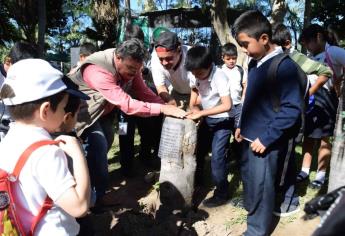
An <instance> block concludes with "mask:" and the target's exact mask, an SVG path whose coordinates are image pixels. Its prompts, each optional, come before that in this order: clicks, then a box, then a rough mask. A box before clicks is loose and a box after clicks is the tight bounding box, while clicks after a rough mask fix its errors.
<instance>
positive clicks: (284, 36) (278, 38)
mask: <svg viewBox="0 0 345 236" xmlns="http://www.w3.org/2000/svg"><path fill="white" fill-rule="evenodd" d="M288 40H289V41H290V42H291V34H290V31H289V29H288V28H287V27H286V26H285V25H284V24H276V25H274V26H273V29H272V42H273V43H275V44H277V45H279V46H284V45H285V44H286V41H288Z"/></svg>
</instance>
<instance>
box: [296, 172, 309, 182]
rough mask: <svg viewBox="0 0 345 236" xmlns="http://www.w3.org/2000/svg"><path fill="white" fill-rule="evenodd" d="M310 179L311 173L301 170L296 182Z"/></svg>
mask: <svg viewBox="0 0 345 236" xmlns="http://www.w3.org/2000/svg"><path fill="white" fill-rule="evenodd" d="M308 179H309V174H307V173H305V172H304V171H301V172H299V174H298V175H297V177H296V183H301V182H304V181H306V180H308Z"/></svg>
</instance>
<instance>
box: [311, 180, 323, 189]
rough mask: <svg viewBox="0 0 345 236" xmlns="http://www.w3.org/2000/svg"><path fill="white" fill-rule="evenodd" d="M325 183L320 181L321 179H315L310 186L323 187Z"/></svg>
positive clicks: (314, 187) (313, 187)
mask: <svg viewBox="0 0 345 236" xmlns="http://www.w3.org/2000/svg"><path fill="white" fill-rule="evenodd" d="M323 184H324V182H322V181H320V180H313V181H312V182H311V183H310V184H309V187H310V188H312V189H321V187H322V185H323Z"/></svg>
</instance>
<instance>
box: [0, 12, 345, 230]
mask: <svg viewBox="0 0 345 236" xmlns="http://www.w3.org/2000/svg"><path fill="white" fill-rule="evenodd" d="M232 31H233V34H234V37H235V39H236V40H237V42H238V44H239V45H240V46H241V48H242V50H243V52H245V53H246V54H247V55H248V56H249V57H250V58H251V60H250V62H249V64H248V70H243V69H242V68H241V67H238V66H236V60H237V49H236V46H235V45H234V44H231V43H228V44H226V45H224V46H223V47H222V59H223V62H224V65H223V66H222V67H217V66H216V65H215V64H214V63H213V58H212V52H211V51H210V49H209V48H207V47H205V46H194V47H191V48H190V49H188V51H187V53H186V58H185V64H184V67H185V69H186V70H187V71H189V72H191V73H192V74H193V75H194V79H191V80H190V81H189V87H190V90H191V93H190V102H189V109H190V112H189V113H186V115H185V118H188V119H193V120H200V118H202V117H203V120H202V121H201V123H200V125H199V127H198V143H197V147H196V156H197V170H196V183H197V184H198V183H200V182H202V181H201V180H202V178H203V172H204V157H205V156H206V155H207V154H208V151H209V147H211V150H212V157H211V171H212V178H213V181H214V183H215V186H216V188H215V191H214V194H213V196H212V197H211V198H208V199H206V200H205V201H204V202H203V204H204V205H205V206H206V207H217V206H220V205H223V204H225V203H226V202H227V201H228V199H229V197H230V196H229V193H228V181H227V176H228V171H229V170H228V164H227V161H228V160H227V154H228V152H227V149H228V145H229V139H230V136H231V134H233V135H234V139H235V140H234V142H238V143H240V144H239V145H241V160H240V170H241V177H242V181H243V189H244V207H245V209H246V210H247V211H248V215H247V229H246V231H245V232H244V235H246V236H258V235H269V234H270V233H271V232H270V229H271V223H272V219H273V214H274V215H277V216H286V215H290V214H292V213H295V212H297V211H298V210H299V199H298V196H297V194H296V191H295V184H296V181H297V182H300V181H304V180H306V179H308V177H309V172H310V164H311V158H312V153H313V147H314V144H318V169H317V174H316V177H315V180H313V181H312V182H311V186H312V187H314V188H320V187H321V186H322V185H323V184H324V183H325V176H326V169H327V167H328V163H329V159H330V154H331V143H330V140H329V138H330V137H331V136H332V135H333V131H334V124H335V114H336V109H337V100H338V96H339V95H340V94H339V93H340V86H341V82H342V78H343V67H344V66H345V50H343V49H341V48H340V47H338V46H336V45H335V42H334V41H333V40H331V38H330V37H329V35H328V34H327V33H326V31H325V30H324V29H323V28H322V27H320V26H318V25H311V26H309V27H308V28H306V29H305V30H303V32H302V33H301V37H300V43H302V44H303V45H304V46H305V47H306V48H307V49H308V52H309V53H310V54H311V56H312V59H313V60H312V59H309V58H308V57H307V56H305V55H303V54H301V53H299V52H297V51H296V50H294V49H293V47H292V46H291V45H292V42H291V36H290V33H289V31H288V29H287V28H286V27H285V26H284V25H278V26H275V27H274V28H273V31H272V27H271V24H270V23H269V21H268V20H267V18H266V17H265V16H263V15H262V13H260V12H259V11H247V12H245V13H243V14H242V15H241V16H240V17H238V18H237V19H236V21H235V23H234V25H233V29H232ZM272 32H273V33H272ZM283 53H285V54H288V55H289V57H284V58H283V59H282V61H280V63H279V65H277V68H276V71H275V78H273V79H274V81H273V82H272V81H271V80H269V79H268V78H269V77H270V76H269V73H271V72H270V71H271V68H272V64H274V63H275V60H276V58H277V57H278V56H279V55H281V54H283ZM298 67H301V69H302V70H303V71H304V72H305V73H306V74H307V75H308V80H309V81H310V86H309V87H307V89H308V91H307V93H308V95H309V103H308V104H304V100H303V98H304V97H305V94H304V91H303V89H301V83H300V81H299V78H300V75H299V73H298V70H299V69H298ZM308 84H309V83H308ZM274 96H278V101H279V102H278V105H277V106H278V108H277V109H276V107H275V104H274V101H273V97H274ZM0 97H1V99H3V101H4V103H5V105H7V107H8V109H9V112H10V114H11V118H12V119H14V120H15V124H14V125H12V126H11V128H10V129H9V131H8V133H7V135H6V137H5V138H4V139H3V140H1V142H0V153H1V159H2V161H1V162H0V168H1V169H3V170H6V171H7V172H8V173H11V172H12V170H13V168H14V166H15V164H16V163H17V161H18V158H19V156H20V155H21V153H22V152H23V151H24V150H26V148H27V147H28V146H30V145H31V144H32V143H35V142H36V141H40V140H51V139H52V135H53V137H54V138H56V140H61V142H60V143H59V144H58V145H47V146H44V147H41V148H39V149H38V150H37V151H35V152H33V153H32V155H31V157H30V158H29V159H28V161H27V163H26V164H25V167H24V168H23V170H22V173H21V175H20V176H19V179H18V182H19V184H18V185H16V188H15V192H16V197H17V199H20V201H19V203H18V204H17V208H18V211H20V213H21V216H22V217H21V218H22V224H23V227H24V230H25V232H30V230H32V228H31V225H32V221H33V219H34V217H35V216H36V215H37V214H38V212H39V210H40V207H41V205H42V203H43V201H44V199H45V198H46V196H47V195H48V196H49V197H50V198H51V199H52V200H53V202H54V205H53V208H51V209H50V210H49V211H48V212H47V214H46V215H45V216H43V218H42V219H41V221H40V222H39V223H38V225H37V227H36V228H35V229H34V232H32V233H34V235H76V234H78V232H79V226H78V224H77V222H76V221H75V219H74V217H80V216H82V215H84V214H85V213H86V212H87V211H88V209H89V207H90V196H91V190H90V179H89V173H88V167H87V163H86V160H85V158H84V151H83V149H82V147H81V145H80V143H79V141H78V139H77V138H76V137H75V134H73V135H72V136H71V135H66V134H70V132H72V131H73V128H74V126H75V124H76V122H77V114H78V111H79V107H80V103H81V99H82V100H87V99H90V97H88V96H87V95H85V94H83V93H82V92H80V91H79V90H78V87H77V86H75V85H74V84H73V83H71V82H70V81H69V79H68V78H66V77H65V76H64V75H63V74H62V73H61V72H59V71H58V70H56V69H54V68H53V67H52V66H51V65H50V64H49V63H48V62H46V61H44V60H41V59H25V60H21V61H18V62H16V63H14V64H13V65H12V66H11V67H10V69H9V70H8V72H7V76H6V79H5V80H4V84H3V86H2V88H1V92H0ZM302 113H303V114H305V115H303V114H302ZM304 116H305V118H304V119H302V117H304ZM303 122H304V123H305V125H304V127H305V128H304V139H303V156H304V159H303V165H302V169H301V171H300V173H299V174H298V175H297V167H296V160H295V151H294V149H295V145H296V137H297V136H298V134H299V132H300V127H301V126H302V125H303V124H302V123H303ZM60 134H62V135H60ZM3 154H6V155H3ZM66 156H68V158H66Z"/></svg>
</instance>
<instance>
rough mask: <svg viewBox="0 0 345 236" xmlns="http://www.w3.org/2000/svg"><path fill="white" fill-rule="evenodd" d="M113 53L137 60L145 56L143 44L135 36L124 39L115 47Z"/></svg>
mask: <svg viewBox="0 0 345 236" xmlns="http://www.w3.org/2000/svg"><path fill="white" fill-rule="evenodd" d="M115 53H116V55H117V56H119V57H120V58H122V59H125V58H128V57H130V58H132V59H134V60H136V61H139V62H142V61H144V60H145V59H146V56H147V51H146V49H145V47H144V44H143V43H142V42H141V41H140V40H139V39H136V38H132V39H129V40H126V41H124V42H123V43H122V44H120V45H119V46H118V47H117V48H116V50H115Z"/></svg>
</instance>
